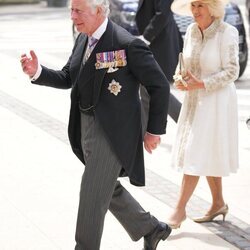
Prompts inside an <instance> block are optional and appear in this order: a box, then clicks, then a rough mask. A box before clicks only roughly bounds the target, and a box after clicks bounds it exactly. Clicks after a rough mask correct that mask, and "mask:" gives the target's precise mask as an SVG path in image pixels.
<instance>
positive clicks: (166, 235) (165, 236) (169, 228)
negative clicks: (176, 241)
mask: <svg viewBox="0 0 250 250" xmlns="http://www.w3.org/2000/svg"><path fill="white" fill-rule="evenodd" d="M171 232H172V229H171V227H168V229H167V231H166V232H165V234H164V235H163V236H162V238H161V239H162V240H163V241H164V240H166V239H167V238H168V236H169V235H170V234H171Z"/></svg>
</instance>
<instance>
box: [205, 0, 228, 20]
mask: <svg viewBox="0 0 250 250" xmlns="http://www.w3.org/2000/svg"><path fill="white" fill-rule="evenodd" d="M202 2H203V3H205V4H207V6H208V10H209V13H210V14H211V16H213V17H214V18H218V19H222V18H224V15H225V3H224V2H223V1H221V0H202Z"/></svg>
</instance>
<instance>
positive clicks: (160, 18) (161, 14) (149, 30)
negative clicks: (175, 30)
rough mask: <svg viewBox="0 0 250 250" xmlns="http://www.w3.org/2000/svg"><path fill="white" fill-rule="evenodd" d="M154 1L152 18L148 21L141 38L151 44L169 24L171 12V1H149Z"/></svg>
mask: <svg viewBox="0 0 250 250" xmlns="http://www.w3.org/2000/svg"><path fill="white" fill-rule="evenodd" d="M150 1H154V8H155V10H154V13H155V14H154V16H153V17H152V19H151V20H150V22H149V24H148V25H147V27H146V28H145V30H144V32H143V36H144V37H145V38H146V39H147V40H148V41H149V42H152V41H153V40H154V39H155V38H156V37H157V36H158V35H159V34H160V33H161V32H162V30H163V29H165V27H166V26H167V25H168V24H169V20H170V18H172V12H171V9H170V6H171V3H172V0H150Z"/></svg>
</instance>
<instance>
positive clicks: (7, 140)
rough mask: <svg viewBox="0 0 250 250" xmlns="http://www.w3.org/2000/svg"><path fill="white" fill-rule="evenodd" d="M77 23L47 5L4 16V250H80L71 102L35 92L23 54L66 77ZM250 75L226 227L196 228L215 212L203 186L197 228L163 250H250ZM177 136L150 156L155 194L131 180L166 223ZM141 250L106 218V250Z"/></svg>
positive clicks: (0, 111) (61, 95) (0, 36)
mask: <svg viewBox="0 0 250 250" xmlns="http://www.w3.org/2000/svg"><path fill="white" fill-rule="evenodd" d="M12 7H13V6H12ZM31 13H37V15H36V16H35V17H34V16H32V15H31ZM68 17H69V15H68V10H67V9H66V8H62V9H61V8H60V9H55V8H52V9H50V8H49V9H48V8H46V7H45V5H44V3H43V2H42V3H41V4H38V5H32V6H30V5H29V6H24V5H22V6H17V7H15V8H14V9H13V8H11V7H8V6H5V7H4V8H2V7H0V20H1V25H0V66H1V67H0V71H1V75H0V169H1V171H0V249H1V250H58V249H60V250H69V249H73V248H74V231H75V220H76V213H77V206H78V192H79V186H80V180H81V175H82V172H83V170H84V168H83V166H82V164H81V163H80V162H79V161H78V160H77V159H76V157H75V156H74V155H73V153H72V152H71V149H70V147H69V143H68V139H67V134H66V133H67V121H68V113H69V93H70V92H69V91H68V90H56V89H52V88H45V87H39V86H33V85H31V84H30V83H29V80H28V78H27V77H26V76H25V75H24V74H23V73H22V71H21V68H20V65H19V56H20V53H22V52H24V51H27V50H28V49H29V48H35V49H36V51H37V52H38V54H39V58H40V61H41V62H43V63H45V64H46V65H48V66H49V67H53V68H55V69H57V68H58V69H60V67H61V66H63V64H64V63H65V61H66V59H67V56H68V55H69V54H70V50H71V47H72V38H71V23H70V21H69V20H68ZM248 72H249V67H248V69H247V73H246V74H245V75H243V77H242V78H241V79H240V80H239V81H238V82H237V86H239V88H238V90H237V93H238V96H239V113H240V117H239V128H240V131H239V133H240V141H239V143H240V170H239V172H238V173H237V174H235V175H232V176H230V177H227V178H224V194H225V199H226V201H227V203H228V204H229V209H230V210H229V215H228V216H227V217H226V222H221V221H220V220H218V221H215V222H212V223H206V224H203V225H201V224H196V223H194V222H192V220H191V218H192V216H198V215H202V214H203V213H204V212H205V211H206V209H207V208H208V207H209V204H210V194H209V189H208V186H207V184H206V182H205V179H201V181H200V183H199V184H198V187H197V189H196V191H195V196H194V197H193V198H192V200H191V201H190V203H189V206H188V219H187V220H186V221H185V222H184V223H183V225H182V226H181V228H180V229H178V230H175V231H174V232H173V233H172V234H171V236H170V237H169V238H168V240H167V241H165V242H161V243H160V244H159V247H158V249H159V250H161V249H162V250H163V249H172V250H176V249H178V250H179V249H185V250H203V249H207V250H211V249H212V250H213V249H215V250H216V249H218V250H219V249H244V250H248V249H250V226H249V225H250V211H249V208H250V200H249V197H250V166H249V163H248V162H249V160H248V159H249V150H250V146H249V141H250V131H249V130H247V127H246V125H245V123H244V121H245V118H246V117H247V116H248V115H249V110H250V109H249V107H250V103H249V97H250V90H249V84H248V83H249V79H250V77H249V73H248ZM241 83H243V84H241ZM173 91H174V90H173ZM176 94H177V96H178V97H179V98H180V99H181V98H182V96H181V95H179V93H177V92H176ZM174 134H175V124H174V122H173V121H172V120H171V119H169V124H168V128H167V135H166V136H164V137H163V140H162V145H161V146H160V148H159V149H157V151H155V152H154V153H153V155H149V154H147V153H145V158H146V176H147V179H146V181H147V185H146V187H143V188H137V187H133V186H131V185H130V184H129V183H128V181H127V180H126V179H123V180H122V183H123V184H124V186H126V188H127V189H128V190H129V191H130V192H131V193H132V194H133V195H134V196H135V197H136V198H137V199H138V201H139V202H140V203H141V204H142V205H143V207H144V208H145V209H146V210H148V211H150V212H152V214H154V215H155V216H156V217H157V218H159V219H160V220H163V221H164V220H166V218H167V216H168V214H169V213H170V211H171V209H172V208H173V206H174V204H175V202H176V199H177V196H178V190H179V186H180V183H181V177H182V176H181V174H180V173H176V172H175V171H173V170H172V169H171V168H170V167H169V164H168V163H169V158H170V150H171V147H172V144H173V142H174ZM218 219H221V218H220V217H218ZM142 243H143V242H142V240H140V241H138V242H132V241H131V240H130V238H129V237H128V235H127V234H126V232H125V231H124V230H123V228H122V227H121V226H120V224H119V223H118V222H117V221H116V219H115V218H114V217H113V216H112V215H111V214H110V213H108V214H107V217H106V220H105V228H104V234H103V240H102V245H101V249H102V250H128V249H130V250H138V249H142Z"/></svg>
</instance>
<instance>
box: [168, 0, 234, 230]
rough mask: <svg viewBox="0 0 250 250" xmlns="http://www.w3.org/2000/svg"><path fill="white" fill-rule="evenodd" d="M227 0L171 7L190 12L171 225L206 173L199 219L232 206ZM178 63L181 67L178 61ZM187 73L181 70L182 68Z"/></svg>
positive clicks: (185, 0)
mask: <svg viewBox="0 0 250 250" xmlns="http://www.w3.org/2000/svg"><path fill="white" fill-rule="evenodd" d="M225 4H226V1H225V0H201V1H193V0H175V1H174V2H173V4H172V10H173V12H175V13H177V14H183V15H192V16H193V17H194V21H195V22H194V23H192V24H191V25H190V26H189V27H188V29H187V32H186V35H185V39H184V48H183V61H184V66H185V69H186V70H187V72H186V74H185V75H184V76H183V75H182V77H183V78H182V79H183V80H184V81H181V80H180V79H181V77H180V74H181V72H180V71H179V70H177V71H176V75H175V79H176V81H175V86H176V87H177V89H179V90H182V91H185V98H184V102H183V106H182V110H181V114H180V117H179V120H178V129H177V136H176V142H175V145H174V147H173V152H172V156H173V161H172V163H173V166H174V167H175V168H177V169H179V170H181V171H182V172H183V174H184V175H183V180H182V186H181V190H180V196H179V199H178V202H177V205H176V207H175V210H174V212H173V213H172V214H171V216H170V217H169V219H168V222H169V224H170V225H171V226H172V228H178V227H180V225H181V223H182V222H183V221H184V220H185V218H186V211H185V208H186V204H187V202H188V201H189V199H190V197H191V195H192V194H193V192H194V189H195V187H196V185H197V183H198V180H199V177H200V176H206V178H207V181H208V184H209V187H210V191H211V194H212V205H211V207H210V208H209V209H208V211H207V213H206V214H205V215H204V216H203V217H200V218H196V219H194V221H196V222H207V221H211V220H213V219H214V218H215V217H216V216H218V215H223V220H224V219H225V216H226V214H227V213H228V206H227V204H226V203H225V201H224V199H223V193H222V177H223V176H228V175H229V174H230V173H235V172H236V171H237V169H238V114H237V96H236V89H235V85H234V81H235V80H236V79H237V78H238V75H239V63H238V53H239V51H238V31H237V29H235V28H234V27H233V26H231V25H229V24H227V23H225V22H223V17H224V7H225ZM177 69H178V67H177ZM182 73H183V72H182Z"/></svg>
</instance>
